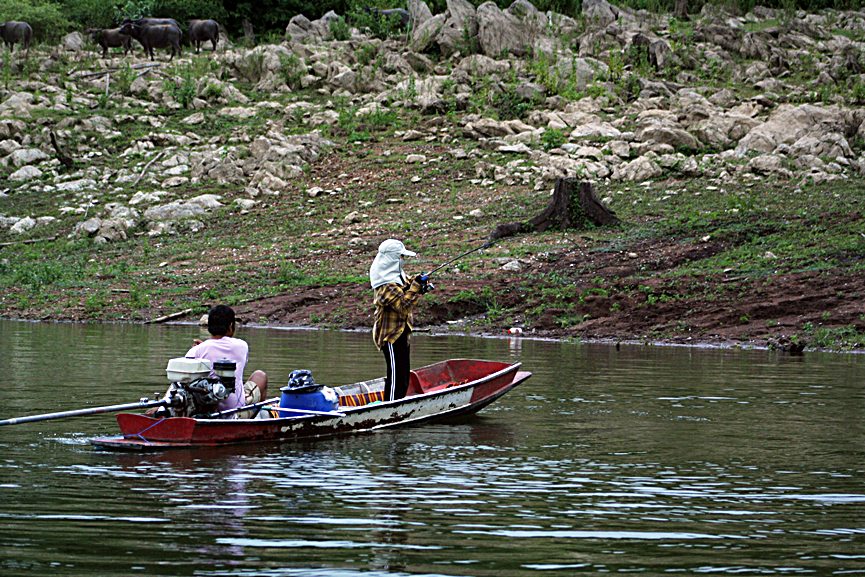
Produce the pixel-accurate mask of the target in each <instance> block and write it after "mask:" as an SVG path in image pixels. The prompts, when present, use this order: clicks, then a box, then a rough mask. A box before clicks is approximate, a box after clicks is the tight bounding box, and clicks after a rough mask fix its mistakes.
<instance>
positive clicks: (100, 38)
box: [87, 28, 132, 58]
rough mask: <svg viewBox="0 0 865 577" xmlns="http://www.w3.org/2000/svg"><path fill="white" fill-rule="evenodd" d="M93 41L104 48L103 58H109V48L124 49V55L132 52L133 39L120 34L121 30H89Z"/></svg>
mask: <svg viewBox="0 0 865 577" xmlns="http://www.w3.org/2000/svg"><path fill="white" fill-rule="evenodd" d="M87 32H88V33H89V34H90V37H91V38H92V39H93V41H94V42H95V43H96V44H98V45H100V46H101V47H102V58H107V57H108V49H109V48H123V55H124V56H125V55H127V54H129V51H130V50H132V37H131V36H128V35H126V34H121V33H120V28H89V29H88V30H87Z"/></svg>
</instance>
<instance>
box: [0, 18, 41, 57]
mask: <svg viewBox="0 0 865 577" xmlns="http://www.w3.org/2000/svg"><path fill="white" fill-rule="evenodd" d="M32 37H33V29H32V28H30V25H29V24H27V23H26V22H15V21H14V20H10V21H8V22H4V23H2V24H0V38H3V44H5V45H6V46H8V47H9V51H10V52H12V51H14V50H15V47H14V46H13V45H14V44H15V43H16V42H20V43H21V44H22V45H23V46H24V50H26V51H27V54H30V39H31V38H32Z"/></svg>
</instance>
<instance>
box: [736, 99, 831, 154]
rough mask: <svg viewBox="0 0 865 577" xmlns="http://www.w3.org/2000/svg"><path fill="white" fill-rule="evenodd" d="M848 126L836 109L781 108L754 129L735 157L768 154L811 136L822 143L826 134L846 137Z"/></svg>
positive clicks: (807, 106)
mask: <svg viewBox="0 0 865 577" xmlns="http://www.w3.org/2000/svg"><path fill="white" fill-rule="evenodd" d="M846 126H847V119H846V118H845V115H844V114H843V113H842V112H841V111H839V110H838V109H837V108H835V107H827V108H824V107H821V106H816V105H813V104H803V105H801V106H795V105H791V104H782V105H781V106H779V107H778V108H777V109H776V110H775V111H774V112H773V113H772V115H771V116H770V117H769V119H768V120H767V121H766V122H764V123H762V124H760V125H758V126H756V127H754V128H753V129H752V130H750V131H749V132H748V134H746V135H745V136H744V138H742V139H741V140H740V141H739V144H738V145H737V146H736V154H738V155H739V156H744V155H746V154H747V153H748V152H759V153H764V154H768V153H771V152H773V151H775V149H776V148H777V147H778V146H779V145H781V144H787V145H792V144H794V143H795V142H796V141H798V140H799V139H800V138H802V137H803V136H807V135H811V136H814V137H816V138H818V139H819V138H820V137H821V135H823V134H825V133H827V132H840V133H844V132H845V128H846Z"/></svg>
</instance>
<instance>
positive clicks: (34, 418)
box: [0, 397, 168, 426]
mask: <svg viewBox="0 0 865 577" xmlns="http://www.w3.org/2000/svg"><path fill="white" fill-rule="evenodd" d="M165 406H168V401H166V400H165V399H160V400H157V401H150V400H148V399H147V397H144V398H142V399H141V400H139V401H138V402H137V403H125V404H123V405H107V406H104V407H91V408H89V409H77V410H74V411H61V412H59V413H43V414H41V415H29V416H26V417H15V418H14V419H4V420H2V421H0V426H2V425H19V424H21V423H35V422H38V421H51V420H54V419H65V418H67V417H83V416H86V415H98V414H99V413H113V412H116V411H128V410H131V409H148V408H150V407H165Z"/></svg>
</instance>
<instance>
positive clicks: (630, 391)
mask: <svg viewBox="0 0 865 577" xmlns="http://www.w3.org/2000/svg"><path fill="white" fill-rule="evenodd" d="M200 334H201V333H200V329H199V328H198V327H197V326H178V325H175V326H150V327H144V326H131V325H128V326H127V325H76V324H38V323H36V324H34V323H19V322H9V321H0V375H2V376H0V381H2V383H3V385H2V386H0V418H6V417H12V416H20V415H27V414H33V413H43V412H51V411H57V410H69V409H76V408H82V407H89V406H98V405H108V404H117V403H124V402H131V401H135V400H137V399H138V398H139V397H141V396H145V395H152V394H153V393H154V392H157V391H158V392H161V391H162V390H163V389H164V387H165V385H167V383H166V382H165V365H166V362H167V360H168V359H169V358H171V357H173V356H182V355H183V353H184V352H185V351H186V349H187V348H188V346H189V345H190V343H191V340H192V339H193V338H195V337H198V336H200ZM238 336H240V337H242V338H245V339H246V340H247V341H248V342H249V343H250V346H251V351H252V352H251V359H250V368H261V369H264V370H266V371H267V372H268V373H269V375H270V376H271V387H272V389H271V396H272V395H273V394H275V393H276V391H277V388H276V387H278V386H279V385H281V384H282V382H283V381H284V380H285V378H286V377H287V375H288V373H289V372H290V371H291V370H293V369H297V368H308V369H311V370H312V371H313V374H314V375H315V377H316V380H317V381H319V382H322V383H328V384H333V385H340V384H346V383H350V382H354V381H357V380H362V379H368V378H373V377H376V376H379V375H380V374H381V373H382V372H383V360H382V359H381V357H380V355H379V353H378V352H377V351H376V350H375V348H374V347H373V345H372V341H371V338H370V336H369V334H361V333H340V332H320V331H289V330H275V329H242V330H241V334H239V335H238ZM456 357H470V358H485V359H492V360H513V361H521V362H522V363H523V368H524V369H525V370H529V371H532V372H533V373H534V375H533V377H532V378H531V379H529V380H528V381H527V382H526V383H525V384H523V385H522V386H520V387H518V388H517V389H515V390H513V391H511V392H510V393H509V394H508V395H506V396H505V397H503V398H501V399H499V400H498V401H496V402H495V403H494V404H492V405H490V406H489V407H487V408H486V409H485V410H484V411H482V412H481V413H480V414H479V415H478V416H476V417H474V418H472V419H468V420H466V421H465V422H463V423H459V424H448V425H440V424H431V425H426V426H420V427H416V428H410V429H398V430H391V431H382V432H378V433H372V434H362V435H356V436H351V437H343V438H334V439H323V440H316V441H314V442H312V441H307V442H289V443H284V444H266V445H251V446H237V447H229V448H223V449H219V450H195V451H192V450H179V451H173V452H164V453H152V454H132V455H130V454H122V453H113V452H109V451H101V450H97V449H94V448H93V447H92V446H91V445H90V444H89V439H91V438H93V437H95V436H101V435H106V434H114V433H115V431H116V429H115V422H114V419H113V416H111V415H96V416H90V417H82V418H75V419H67V420H59V421H49V422H42V423H31V424H23V425H16V426H9V427H0V575H3V576H12V575H68V576H77V575H100V576H113V575H118V576H119V575H123V576H128V575H136V574H141V575H205V576H211V575H214V576H215V575H234V576H253V575H263V576H301V575H310V576H322V577H323V576H344V577H360V576H365V577H369V576H376V577H378V576H395V575H448V576H462V575H465V576H487V575H489V576H496V577H510V576H526V575H544V576H546V575H582V574H585V575H591V574H599V573H641V574H645V575H667V574H685V575H694V574H700V575H722V574H734V575H799V574H808V575H848V574H857V573H865V420H863V419H865V355H841V354H823V353H806V354H805V355H804V356H801V357H791V356H785V355H781V354H776V353H772V352H767V351H746V350H717V349H708V350H707V349H691V348H674V347H646V346H622V347H621V348H620V349H618V350H617V349H616V348H615V347H613V346H605V345H588V344H574V343H553V342H543V341H533V340H528V339H519V338H514V339H479V338H470V337H457V336H443V337H439V336H429V335H423V334H416V335H415V336H414V337H413V358H412V364H413V365H414V366H420V365H424V364H429V363H432V362H435V361H438V360H442V359H445V358H456Z"/></svg>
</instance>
